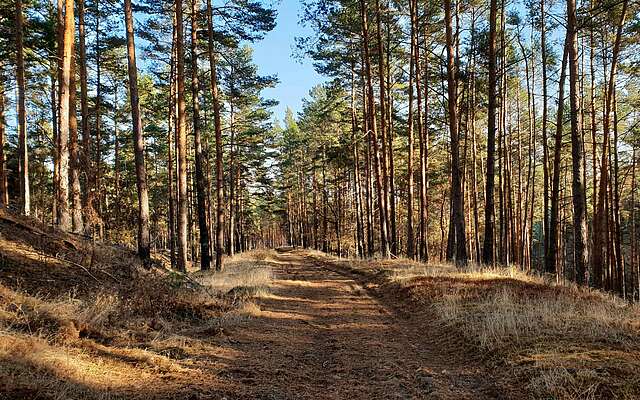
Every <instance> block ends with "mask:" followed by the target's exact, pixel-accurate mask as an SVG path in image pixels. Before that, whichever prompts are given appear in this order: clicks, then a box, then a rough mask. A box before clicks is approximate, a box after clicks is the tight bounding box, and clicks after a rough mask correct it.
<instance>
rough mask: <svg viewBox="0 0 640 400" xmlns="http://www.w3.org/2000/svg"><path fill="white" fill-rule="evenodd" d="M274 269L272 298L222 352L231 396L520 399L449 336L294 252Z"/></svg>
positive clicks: (334, 269) (348, 276)
mask: <svg viewBox="0 0 640 400" xmlns="http://www.w3.org/2000/svg"><path fill="white" fill-rule="evenodd" d="M273 265H274V281H273V285H272V289H271V294H270V295H268V296H266V297H264V298H262V299H261V300H259V301H258V305H259V307H260V311H257V312H256V317H255V318H252V319H251V320H249V321H248V322H247V323H246V324H243V326H242V327H238V328H237V330H235V331H234V332H233V334H232V335H230V337H229V344H228V347H227V346H226V347H227V349H228V350H231V352H232V353H233V354H234V357H231V358H229V359H227V360H226V362H227V363H228V365H227V367H226V368H223V369H222V370H221V371H220V375H219V376H218V378H221V380H222V382H224V383H226V384H224V386H226V387H227V388H229V389H231V388H233V389H231V390H230V391H229V392H227V393H228V395H229V396H230V397H236V396H237V397H238V398H251V399H509V398H524V397H526V395H523V394H522V393H517V390H516V391H515V392H514V388H513V387H509V385H507V384H506V382H504V383H503V382H500V380H499V379H497V378H496V377H492V376H491V373H490V372H491V371H489V370H487V369H486V368H485V367H484V366H483V365H482V363H481V361H479V360H478V359H476V358H475V357H474V356H473V354H472V353H470V352H469V351H468V350H465V346H463V345H460V341H459V340H457V339H456V338H455V337H449V336H450V335H451V334H450V333H449V332H444V331H441V330H440V329H439V328H437V327H436V326H434V324H429V321H427V320H424V318H421V319H416V318H412V317H411V316H410V315H408V314H406V313H403V312H401V310H400V309H399V308H398V305H397V304H395V305H394V304H392V303H391V302H392V300H393V299H388V297H386V296H380V295H377V294H376V290H375V287H374V285H371V284H370V283H367V282H364V281H363V280H361V279H360V278H359V277H358V276H357V275H352V274H350V273H349V272H348V271H346V270H341V269H340V268H339V267H337V266H336V265H332V264H328V263H324V262H322V261H318V260H317V259H315V258H313V257H311V256H309V255H308V254H306V253H304V252H300V251H290V252H281V253H280V254H278V256H277V257H276V258H275V260H274V261H273ZM385 299H387V300H385ZM222 382H221V383H222Z"/></svg>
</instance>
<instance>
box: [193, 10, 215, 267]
mask: <svg viewBox="0 0 640 400" xmlns="http://www.w3.org/2000/svg"><path fill="white" fill-rule="evenodd" d="M199 11H200V10H199V5H198V0H191V101H192V104H193V136H194V146H195V158H196V160H195V161H196V165H195V170H196V196H197V202H198V228H199V230H200V269H202V270H203V271H205V270H208V269H209V268H211V254H210V253H209V250H210V249H211V245H210V239H209V221H208V218H207V209H208V207H209V206H208V202H209V198H208V196H207V194H208V193H207V187H208V186H209V185H208V183H207V180H206V179H207V175H206V174H205V170H204V168H205V162H204V160H205V155H204V153H203V151H202V137H201V134H200V98H199V93H200V88H199V80H198V12H199Z"/></svg>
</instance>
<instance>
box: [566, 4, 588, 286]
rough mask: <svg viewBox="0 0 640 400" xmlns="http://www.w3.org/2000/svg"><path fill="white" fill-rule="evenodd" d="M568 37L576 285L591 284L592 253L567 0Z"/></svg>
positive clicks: (573, 22) (573, 23) (574, 41)
mask: <svg viewBox="0 0 640 400" xmlns="http://www.w3.org/2000/svg"><path fill="white" fill-rule="evenodd" d="M567 21H568V23H567V35H568V46H569V100H570V101H569V102H570V105H571V155H572V165H573V168H572V169H573V178H572V185H571V188H572V191H573V195H572V196H573V231H574V259H575V260H574V263H575V270H576V282H577V283H578V284H585V283H588V273H587V267H588V263H589V251H588V249H587V240H588V236H587V209H586V198H585V192H584V182H583V169H584V164H583V162H582V158H583V157H584V154H583V146H582V132H580V121H579V119H580V102H579V100H578V96H579V93H578V80H579V78H580V77H579V71H578V26H577V17H576V2H575V0H567Z"/></svg>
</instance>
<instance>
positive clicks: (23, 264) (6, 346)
mask: <svg viewBox="0 0 640 400" xmlns="http://www.w3.org/2000/svg"><path fill="white" fill-rule="evenodd" d="M74 249H75V250H74ZM269 257H271V254H270V253H269V252H265V251H262V252H252V253H249V254H243V255H241V256H237V257H234V258H230V259H228V260H226V265H225V267H226V268H225V271H224V272H221V273H215V272H208V273H199V272H198V273H190V274H189V275H188V276H185V275H182V274H177V273H174V272H171V271H168V270H166V269H164V268H152V269H151V270H146V269H144V268H142V266H141V265H140V263H139V261H138V260H137V258H136V257H135V255H134V254H133V253H131V252H130V251H129V250H127V249H124V248H119V247H113V246H108V245H99V244H94V243H91V242H87V241H85V240H82V239H79V238H77V237H73V236H70V235H65V234H62V233H60V232H56V231H55V230H53V229H51V228H48V227H46V226H42V225H39V224H37V222H34V221H31V220H27V219H24V218H18V217H14V216H12V215H8V214H6V213H4V212H1V211H0V260H1V261H2V262H1V263H0V399H28V398H42V399H97V398H104V399H107V398H108V399H119V398H123V399H124V398H141V399H150V398H176V397H184V396H187V397H188V396H189V395H188V394H189V393H214V392H215V391H217V390H218V389H215V388H214V387H216V388H220V387H223V385H221V384H220V382H217V381H216V380H215V379H214V378H212V377H211V374H213V375H214V376H215V373H216V372H215V371H217V370H219V369H221V368H223V365H222V364H219V363H216V362H214V361H212V359H211V356H212V355H213V354H220V353H223V354H224V353H225V351H226V350H225V348H224V346H221V345H220V344H218V343H217V340H218V339H217V338H219V339H220V340H221V341H223V340H225V339H224V338H225V337H226V335H227V333H228V332H229V330H231V329H233V328H234V327H235V326H237V325H239V324H242V323H244V321H246V320H247V319H248V318H251V317H252V316H255V315H259V313H260V309H259V308H258V307H257V306H256V305H255V304H254V302H253V301H252V300H253V299H254V298H255V297H257V296H260V295H263V294H266V293H268V285H269V283H270V280H271V272H270V267H269V262H268V260H269ZM225 356H227V357H232V356H233V355H232V354H231V355H229V354H225ZM213 360H215V357H214V358H213ZM216 385H217V386H216ZM215 397H217V396H213V398H215Z"/></svg>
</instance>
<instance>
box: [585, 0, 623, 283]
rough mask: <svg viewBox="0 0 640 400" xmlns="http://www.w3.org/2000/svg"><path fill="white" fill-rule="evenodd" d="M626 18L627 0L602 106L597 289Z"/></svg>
mask: <svg viewBox="0 0 640 400" xmlns="http://www.w3.org/2000/svg"><path fill="white" fill-rule="evenodd" d="M626 14H627V0H625V1H623V3H622V14H621V16H620V22H619V24H618V26H617V29H616V38H615V42H614V45H613V54H612V56H611V67H610V70H609V79H608V85H607V87H606V89H605V105H604V116H603V119H602V161H601V164H600V188H599V191H598V205H597V210H596V212H595V217H594V221H593V230H594V232H593V277H592V278H593V285H594V286H595V287H597V288H601V287H602V286H603V282H602V275H603V270H602V267H603V265H606V264H607V262H606V261H607V260H605V254H606V247H607V242H608V240H607V235H608V234H609V229H608V228H607V225H608V223H607V221H608V210H609V207H606V198H607V191H608V189H609V151H610V150H609V146H610V145H609V135H610V125H611V118H610V115H611V109H612V103H613V93H614V91H615V84H616V71H617V65H618V55H619V53H620V42H621V38H622V29H623V27H624V21H625V19H626Z"/></svg>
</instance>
